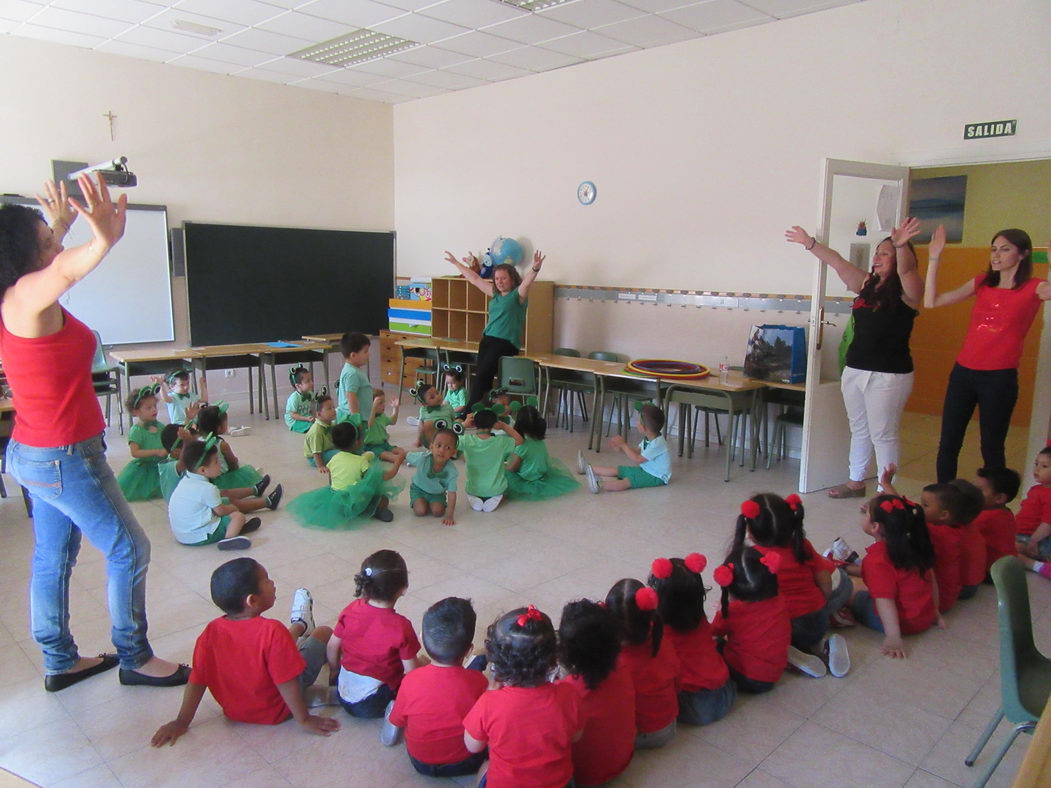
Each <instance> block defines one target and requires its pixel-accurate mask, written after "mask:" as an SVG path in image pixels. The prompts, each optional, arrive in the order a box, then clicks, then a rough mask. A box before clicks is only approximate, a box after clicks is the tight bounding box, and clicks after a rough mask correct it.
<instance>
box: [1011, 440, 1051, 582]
mask: <svg viewBox="0 0 1051 788" xmlns="http://www.w3.org/2000/svg"><path fill="white" fill-rule="evenodd" d="M1033 479H1034V480H1036V484H1034V485H1033V486H1032V487H1030V488H1029V491H1028V492H1027V493H1026V494H1025V498H1024V499H1023V500H1022V506H1021V508H1020V509H1019V510H1018V514H1017V515H1016V516H1015V524H1016V525H1017V526H1018V535H1017V537H1016V539H1017V544H1018V557H1019V558H1020V559H1021V560H1022V563H1023V564H1025V565H1026V566H1027V567H1028V568H1029V569H1032V570H1033V571H1034V572H1036V573H1038V574H1041V575H1043V576H1044V577H1046V578H1048V579H1051V446H1048V447H1047V448H1044V449H1041V450H1040V451H1039V452H1038V453H1037V455H1036V460H1035V462H1034V463H1033Z"/></svg>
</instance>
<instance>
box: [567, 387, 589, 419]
mask: <svg viewBox="0 0 1051 788" xmlns="http://www.w3.org/2000/svg"><path fill="white" fill-rule="evenodd" d="M571 396H572V395H571ZM577 399H578V400H580V415H581V418H582V420H583V422H584V423H585V424H587V423H588V401H587V400H586V399H585V398H584V392H583V391H578V392H577Z"/></svg>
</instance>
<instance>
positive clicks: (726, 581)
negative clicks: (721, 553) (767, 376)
mask: <svg viewBox="0 0 1051 788" xmlns="http://www.w3.org/2000/svg"><path fill="white" fill-rule="evenodd" d="M712 579H714V580H715V582H716V583H718V584H719V585H721V586H722V587H723V588H726V587H727V586H728V585H730V583H732V582H733V581H734V565H733V564H720V565H719V566H717V567H715V572H713V573H712Z"/></svg>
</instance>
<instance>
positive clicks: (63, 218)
mask: <svg viewBox="0 0 1051 788" xmlns="http://www.w3.org/2000/svg"><path fill="white" fill-rule="evenodd" d="M36 201H37V202H38V203H40V207H41V208H43V209H44V213H46V214H47V218H48V224H50V225H51V230H52V231H53V232H55V233H58V234H60V236H64V235H65V234H66V232H68V231H69V228H70V227H72V226H73V222H75V221H76V219H77V213H76V211H74V210H73V206H72V205H70V204H69V191H68V190H67V189H66V182H65V181H61V182H60V183H59V184H58V186H56V185H55V182H54V181H44V194H38V195H36Z"/></svg>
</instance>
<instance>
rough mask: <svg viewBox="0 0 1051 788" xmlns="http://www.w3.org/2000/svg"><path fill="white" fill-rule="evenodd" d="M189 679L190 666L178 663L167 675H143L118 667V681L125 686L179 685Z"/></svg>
mask: <svg viewBox="0 0 1051 788" xmlns="http://www.w3.org/2000/svg"><path fill="white" fill-rule="evenodd" d="M189 680H190V666H189V665H179V667H178V668H176V669H175V672H174V673H172V674H170V675H167V676H156V677H155V676H144V675H142V674H141V673H138V672H136V671H134V670H125V669H124V668H121V669H120V683H121V684H124V685H125V686H129V687H130V686H136V685H139V686H143V687H179V686H182V685H183V684H185V683H186V682H187V681H189Z"/></svg>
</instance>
